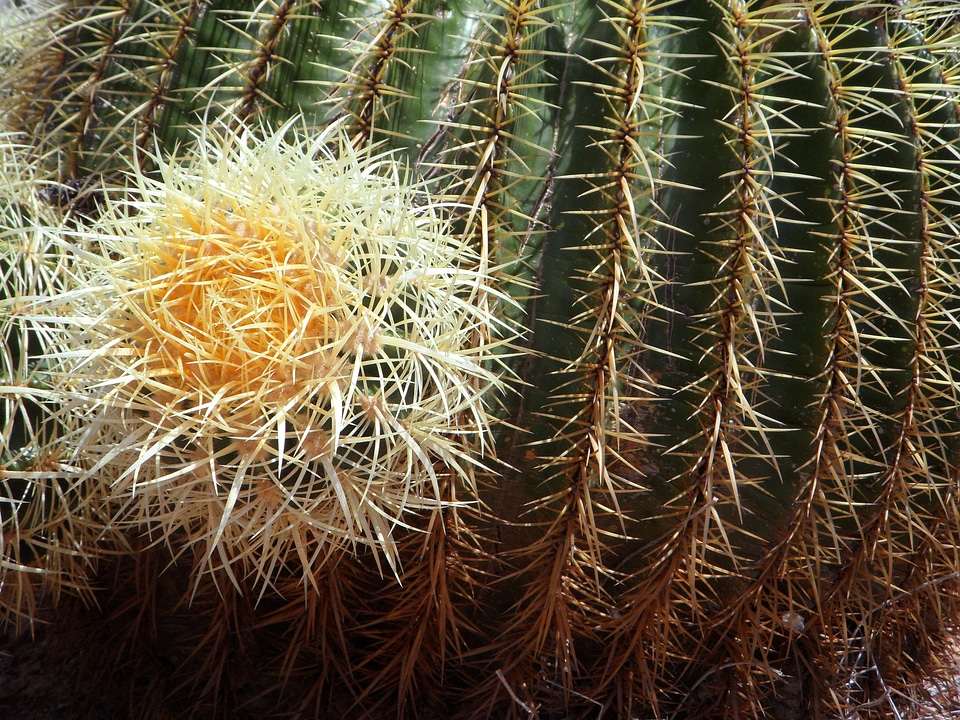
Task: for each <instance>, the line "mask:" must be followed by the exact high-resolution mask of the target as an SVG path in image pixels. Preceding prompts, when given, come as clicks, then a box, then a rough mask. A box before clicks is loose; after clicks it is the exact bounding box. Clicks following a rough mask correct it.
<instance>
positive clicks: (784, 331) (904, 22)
mask: <svg viewBox="0 0 960 720" xmlns="http://www.w3.org/2000/svg"><path fill="white" fill-rule="evenodd" d="M58 12H60V14H61V15H60V19H59V27H60V29H59V30H58V34H57V36H56V37H57V41H56V42H53V43H49V44H47V45H45V46H42V47H40V48H38V49H37V50H36V51H35V52H33V53H27V54H26V55H27V57H26V59H23V60H21V61H20V63H21V70H20V71H19V72H18V73H15V74H14V75H13V76H12V78H11V79H8V80H7V81H6V82H5V83H4V84H3V85H2V86H0V90H2V100H0V102H2V103H3V105H4V107H6V108H7V109H8V114H7V117H8V118H13V119H12V120H7V121H6V122H7V123H8V125H9V128H8V129H9V130H11V131H15V132H18V133H20V136H21V137H22V136H26V138H27V144H29V145H30V151H29V154H30V159H29V162H30V163H31V167H33V168H34V170H35V171H36V172H37V173H38V175H39V177H40V180H38V181H37V182H38V183H40V182H47V183H59V184H61V186H62V185H69V186H70V187H81V188H83V187H87V186H91V187H92V186H99V185H101V184H102V185H106V186H108V187H109V186H111V185H112V184H116V183H118V182H120V174H119V172H118V171H119V170H121V169H122V168H123V167H124V163H125V162H130V161H131V160H132V159H136V160H137V161H138V162H141V163H149V162H150V158H151V157H153V153H154V151H155V148H157V147H159V148H160V152H161V153H164V152H170V151H172V150H173V148H175V147H177V146H178V145H180V146H186V145H188V144H189V143H190V142H191V141H192V138H193V137H194V133H195V131H196V128H198V127H199V126H201V125H202V124H204V123H212V122H213V121H214V120H216V119H217V118H228V122H231V123H234V124H237V125H248V126H249V127H251V128H253V129H254V130H255V131H260V130H262V129H263V128H273V127H278V126H279V125H280V124H281V123H282V122H284V121H285V120H286V119H288V118H289V117H291V116H293V115H298V114H299V115H303V117H304V118H305V122H306V125H307V126H308V127H315V128H321V127H325V126H327V125H329V124H330V123H332V122H334V121H339V122H341V123H343V124H344V127H346V128H347V129H348V132H349V134H350V137H351V139H352V142H353V143H354V145H356V146H357V147H366V146H377V147H381V148H388V149H392V150H395V151H396V152H397V153H398V156H399V157H403V158H405V159H406V162H408V163H409V164H410V165H411V166H412V167H414V168H415V169H416V170H417V171H418V172H419V174H420V175H422V176H423V177H425V178H427V179H428V181H429V182H432V183H433V186H434V188H435V191H436V192H437V193H438V194H442V195H445V196H448V197H452V198H456V199H459V200H460V201H461V202H462V203H463V204H464V207H463V209H462V211H461V214H462V217H460V218H459V219H458V223H459V224H458V228H459V231H461V232H463V233H465V234H467V235H468V236H471V237H472V238H473V244H474V246H475V248H476V250H477V257H478V258H479V259H478V261H477V263H478V265H479V266H481V267H482V269H484V270H485V271H486V270H489V271H490V272H491V273H492V276H493V277H494V282H495V283H496V285H497V289H498V290H499V291H502V292H504V293H508V294H510V295H512V296H513V297H514V298H516V299H517V300H518V301H519V305H518V308H519V309H518V308H514V307H509V306H507V304H506V303H502V304H503V307H502V308H501V312H502V313H504V314H505V315H509V316H511V317H512V319H513V320H514V321H516V322H518V323H520V324H521V325H522V326H523V328H524V329H525V332H524V334H523V337H522V340H520V341H518V343H517V347H515V348H514V351H513V353H512V354H510V355H511V356H510V357H509V358H507V359H506V360H500V361H498V362H506V363H507V364H508V365H509V367H510V368H511V371H512V373H513V374H514V375H515V377H514V378H513V379H512V380H511V382H512V384H513V387H514V391H513V392H512V393H510V394H509V395H508V396H506V397H504V398H501V399H500V400H492V401H491V402H497V403H499V405H498V406H497V409H496V411H497V413H498V414H499V417H500V419H501V420H502V424H501V426H500V430H499V436H498V437H499V441H498V447H497V452H496V455H497V459H496V460H494V459H493V458H484V459H483V462H484V463H485V464H487V465H489V466H490V467H491V470H490V471H489V472H487V473H486V474H485V475H484V477H482V478H480V481H479V482H480V487H479V498H478V499H479V503H477V504H475V505H468V506H466V507H460V506H452V507H448V508H446V509H445V510H444V511H443V512H442V513H440V514H438V515H436V516H433V517H432V519H431V520H430V522H429V524H426V525H425V526H424V527H421V528H419V530H421V531H425V532H410V533H409V534H408V535H406V536H403V537H400V538H398V540H397V543H398V557H399V558H400V559H399V565H398V567H399V571H398V576H397V577H393V576H390V575H386V576H384V575H382V574H381V573H380V572H379V571H378V569H377V565H376V564H375V562H374V560H373V559H372V558H371V557H370V556H369V554H368V553H365V552H363V551H358V553H357V554H356V556H353V555H350V554H347V553H344V554H343V556H342V557H339V558H338V560H337V562H330V563H326V564H324V565H323V566H322V567H320V568H318V569H317V570H316V572H314V574H313V575H312V577H311V578H310V580H309V582H307V581H305V580H304V578H303V577H302V574H301V571H300V570H298V565H297V562H296V559H293V561H292V562H291V569H290V572H289V578H288V579H287V582H286V584H284V582H283V581H282V580H278V581H277V582H276V583H275V584H273V585H272V586H271V587H269V588H263V587H258V586H256V584H255V583H251V582H248V581H247V580H246V579H244V578H239V579H237V580H235V581H234V582H235V584H236V586H237V588H238V589H239V590H241V591H242V592H240V593H237V592H235V591H232V590H229V582H227V581H226V580H224V581H223V582H221V581H220V580H216V578H215V577H214V579H215V580H216V582H209V581H208V582H203V583H201V582H200V581H199V580H197V579H196V578H195V577H194V576H193V575H191V573H190V568H191V563H192V562H193V561H194V559H193V558H192V557H191V556H190V554H189V553H186V554H181V555H177V549H176V548H177V542H178V539H177V538H163V539H162V542H159V543H157V544H155V545H154V546H152V547H150V548H147V549H144V550H142V551H141V552H140V554H139V555H138V556H137V559H134V558H133V557H132V556H125V555H124V553H123V552H116V553H115V552H112V551H108V552H106V555H109V556H110V557H111V561H110V563H112V564H110V563H107V560H106V557H99V558H98V560H99V562H101V563H107V564H108V565H109V566H110V567H112V568H115V569H114V570H113V571H112V572H113V573H114V575H113V576H111V577H112V578H113V580H111V582H112V583H113V584H114V591H113V593H112V594H108V596H104V599H103V600H102V602H103V616H104V618H105V620H104V622H103V623H102V624H101V625H98V626H97V627H96V628H94V629H93V630H92V635H93V636H95V637H98V639H99V640H100V642H101V645H98V647H99V646H102V644H103V643H106V644H108V645H109V644H115V645H116V644H120V643H121V641H122V643H123V644H124V646H128V647H136V645H137V643H144V644H149V643H150V642H155V641H157V638H158V637H159V638H160V639H164V638H166V639H167V640H168V641H169V642H170V644H171V646H172V647H173V648H174V649H172V650H171V651H170V654H171V656H173V657H180V658H182V657H187V659H186V660H181V661H180V662H179V664H178V665H177V666H176V667H177V669H176V671H175V672H174V673H173V677H172V679H171V680H170V683H169V686H167V687H164V686H162V685H157V684H151V685H150V689H151V693H152V694H151V695H150V700H151V702H150V703H148V705H149V712H152V713H155V715H156V716H157V717H164V716H165V715H164V714H163V713H164V712H171V713H173V714H174V716H175V715H176V713H177V708H180V709H183V708H184V707H190V708H192V709H193V710H194V711H195V712H200V711H199V710H197V708H210V710H209V712H210V713H219V714H223V715H224V716H225V717H237V716H238V715H237V714H236V713H237V712H240V711H239V710H234V709H232V708H233V707H234V704H236V703H239V702H240V701H241V700H243V698H244V697H246V696H245V695H244V693H247V694H249V693H250V692H252V691H251V690H250V687H251V686H252V687H259V686H258V685H256V683H249V682H248V681H246V680H243V679H240V678H239V677H238V676H239V675H241V673H240V672H239V671H237V672H233V673H232V672H231V669H230V668H231V667H234V668H236V667H238V666H240V665H242V664H243V663H246V662H249V661H248V658H253V657H255V658H257V661H256V667H257V671H258V672H259V673H261V674H265V675H267V676H269V681H268V682H267V683H266V685H269V683H270V682H276V683H278V684H280V685H283V686H285V687H286V688H287V691H286V692H285V693H282V694H280V695H278V696H277V698H273V696H269V697H270V698H273V699H271V700H262V699H261V700H258V701H257V702H260V703H272V705H257V704H256V703H254V704H253V706H252V707H253V710H252V712H254V714H256V713H257V712H260V713H263V712H266V711H275V710H279V711H280V712H282V713H291V714H293V713H296V712H299V713H302V715H300V716H309V717H318V718H320V717H322V718H326V717H331V718H332V717H359V716H370V717H381V716H382V717H394V716H401V717H424V718H431V717H465V718H473V717H497V718H514V717H516V718H526V717H541V718H559V717H570V718H573V717H578V718H579V717H583V718H595V717H601V716H602V717H617V718H624V719H626V718H641V717H671V718H673V717H676V718H684V717H697V718H699V717H766V716H768V715H767V713H773V708H774V707H778V708H779V711H780V712H782V714H783V716H786V717H797V718H800V717H818V718H828V717H848V716H853V714H856V713H859V714H858V715H857V716H858V717H878V718H879V717H892V716H894V713H895V712H897V711H896V710H895V707H896V706H898V705H899V704H901V703H903V702H906V698H908V697H912V698H915V699H916V698H917V697H919V695H920V694H921V693H922V688H923V684H922V683H923V678H925V677H928V676H929V675H930V674H932V673H933V674H935V673H936V672H937V669H938V667H939V666H938V664H937V663H938V662H939V658H942V653H941V652H940V643H941V639H942V637H943V635H944V633H946V632H947V631H949V630H950V629H952V628H953V627H955V625H956V623H957V619H958V617H960V606H958V603H957V596H956V593H957V589H958V584H957V582H956V580H957V574H958V572H960V551H958V546H960V508H958V506H957V498H958V496H960V482H958V481H960V477H958V470H957V467H958V463H960V457H958V451H960V438H958V432H960V411H958V408H960V380H958V378H956V377H954V373H955V372H957V370H955V368H960V357H958V354H960V292H958V287H957V285H958V280H957V278H958V276H960V275H958V273H960V267H958V263H960V256H958V249H957V248H958V247H960V245H958V243H957V241H956V238H957V234H958V221H957V217H958V213H960V192H958V181H957V179H956V178H957V168H958V161H960V150H958V148H960V145H958V142H957V141H958V136H960V121H958V91H960V80H958V72H960V68H958V56H957V50H956V40H955V33H956V27H955V25H954V23H955V19H956V18H957V17H960V5H958V4H956V3H933V2H923V1H917V2H907V3H903V4H894V3H887V2H871V1H867V0H850V1H845V2H840V1H836V2H814V1H812V0H806V1H798V2H777V1H776V0H765V1H763V2H754V1H751V0H715V1H714V0H662V1H657V0H651V1H650V2H633V1H631V0H617V1H614V0H600V2H596V1H595V0H572V1H571V2H556V3H554V2H547V1H545V0H544V1H541V2H535V1H534V0H497V1H496V2H495V3H488V2H486V1H480V0H424V1H421V2H416V1H415V0H376V1H374V0H370V1H369V2H361V1H360V0H347V1H344V2H320V1H314V2H303V3H296V2H288V1H287V0H280V1H279V2H269V3H268V2H264V3H260V4H258V5H256V8H255V9H254V7H253V3H251V2H248V1H247V0H222V1H217V2H205V1H201V0H172V1H171V2H147V1H145V0H112V1H107V0H102V1H97V2H94V1H92V0H87V1H81V0H70V1H69V2H66V3H65V4H63V5H62V6H61V7H60V8H59V10H58ZM65 212H66V213H67V214H68V215H71V214H82V213H81V211H80V210H78V209H77V206H76V205H74V206H72V207H71V206H68V207H67V208H65ZM78 222H81V224H82V222H83V221H82V220H81V221H78ZM4 272H6V271H4ZM4 289H5V291H6V300H5V301H6V302H7V303H8V304H9V302H10V298H11V297H13V296H15V295H16V294H17V293H19V292H21V288H19V286H16V285H15V284H13V283H12V282H6V281H5V283H4ZM7 342H8V343H9V342H11V341H10V340H9V338H8V339H7ZM17 353H18V351H17V350H13V351H12V352H10V351H8V353H7V355H8V357H9V356H16V355H17ZM7 407H8V408H9V407H12V405H10V404H8V405H7ZM6 412H7V413H8V415H10V414H11V413H12V411H10V410H7V411H6ZM3 421H4V423H5V425H4V429H3V435H2V437H3V442H4V443H5V445H7V446H8V447H7V448H6V451H7V453H8V454H10V455H13V454H15V452H14V451H16V450H17V448H15V447H13V446H14V445H16V443H17V441H16V434H15V432H14V431H13V430H12V429H9V428H11V427H12V426H13V425H15V422H13V421H11V419H10V418H9V417H5V418H3ZM19 471H20V468H19V467H18V466H15V465H13V464H8V465H7V466H6V467H5V468H4V469H3V473H4V475H3V477H4V478H14V476H15V475H16V473H17V472H19ZM7 482H10V483H12V482H13V480H9V481H7ZM3 487H4V488H7V487H8V485H4V486H3ZM9 487H13V485H12V484H11V485H9ZM4 492H6V493H8V497H9V494H10V493H12V492H13V491H12V490H8V489H5V490H4ZM2 517H3V520H4V523H6V525H5V526H4V531H5V532H7V533H9V532H10V530H9V528H10V527H11V525H10V522H11V521H10V519H9V515H3V516H2ZM93 524H95V523H93ZM154 539H155V538H154ZM168 546H169V547H168ZM171 549H172V551H173V552H174V555H175V557H177V562H176V563H174V564H173V566H172V567H171V569H169V570H168V571H167V573H166V575H163V574H162V573H161V572H160V568H163V567H165V566H167V565H168V564H169V563H170V562H171V561H170V560H169V556H168V555H166V554H165V553H168V552H170V550H171ZM5 551H6V550H5ZM91 552H93V551H92V550H91ZM113 555H117V556H119V559H114V558H113ZM214 575H215V574H214ZM171 578H172V579H171ZM177 579H179V580H182V581H183V582H182V583H180V584H179V585H177V584H176V583H175V582H174V581H175V580H177ZM208 580H209V578H208ZM171 586H175V589H173V590H171ZM305 586H306V587H305ZM4 591H5V590H4V588H0V595H2V592H4ZM171 593H172V594H173V596H174V597H176V598H177V599H180V598H184V600H183V603H184V604H185V603H186V602H187V601H188V600H190V601H192V602H193V603H194V605H193V608H194V609H193V610H190V611H189V613H190V616H191V617H192V618H194V619H192V620H190V621H189V623H188V624H189V627H190V633H187V634H186V635H185V636H184V637H183V638H178V639H176V640H173V639H172V638H171V635H172V633H168V634H166V635H165V634H164V631H163V630H162V629H161V630H157V629H156V624H157V623H159V624H160V625H162V624H163V623H164V622H166V623H168V624H170V623H175V622H178V621H179V622H181V623H184V622H187V621H185V620H184V616H185V613H186V612H187V611H186V610H185V609H184V605H179V604H178V603H177V602H176V601H174V602H172V603H171V602H170V601H169V596H170V595H171ZM131 597H132V598H135V600H133V601H131V599H130V598H131ZM138 608H139V609H138ZM64 612H65V613H66V610H64ZM151 615H152V616H154V617H155V618H160V620H159V621H157V622H156V623H154V626H153V627H146V626H147V625H150V623H147V622H143V620H142V618H143V617H145V616H151ZM134 616H135V617H136V619H132V620H131V618H132V617H134ZM190 623H192V624H190ZM111 633H116V634H115V635H113V634H111ZM201 639H202V641H203V643H204V644H205V645H206V646H207V647H210V648H212V649H211V650H210V651H209V653H207V651H206V649H202V650H201V651H199V652H190V648H191V644H192V643H197V644H200V642H201ZM178 642H179V643H181V644H179V645H178V644H177V643H178ZM177 648H179V649H177ZM184 648H187V650H186V651H184ZM245 651H246V652H249V653H251V654H246V655H245V654H244V652H245ZM178 652H179V655H178V654H177V653H178ZM235 658H239V659H235ZM261 658H262V659H263V660H262V661H261ZM117 662H118V663H123V662H129V660H124V659H122V658H121V659H119V660H118V661H117ZM137 662H140V660H138V661H137ZM231 663H235V664H234V665H231ZM120 667H123V666H122V665H118V668H120ZM150 672H151V671H150V670H149V668H148V669H147V670H145V673H146V675H149V673H150ZM118 674H122V672H120V671H118V672H114V675H118ZM146 675H145V676H146ZM198 677H199V678H202V679H200V680H198V679H197V678H198ZM138 682H139V681H137V680H135V679H134V680H131V687H132V688H133V691H132V692H133V693H134V695H136V693H138V692H141V691H142V690H143V686H142V685H138V684H137V683H138ZM184 688H189V689H190V692H192V693H193V695H191V696H190V699H189V700H184V699H183V694H184V692H185V690H184ZM158 708H167V710H160V709H158ZM171 708H172V709H171ZM140 709H141V710H143V711H144V712H147V710H146V709H144V708H140ZM204 712H206V710H204ZM211 716H212V715H211ZM769 716H774V715H772V714H771V715H769Z"/></svg>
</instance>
